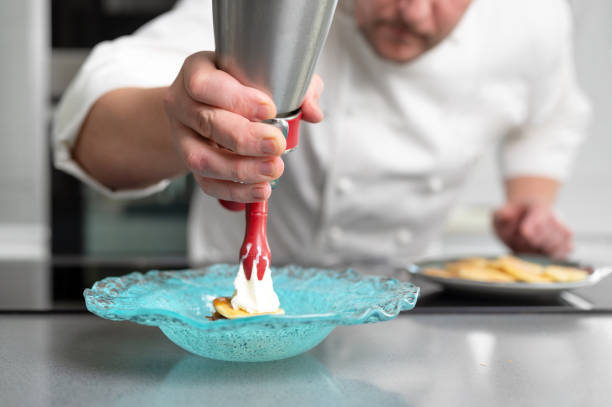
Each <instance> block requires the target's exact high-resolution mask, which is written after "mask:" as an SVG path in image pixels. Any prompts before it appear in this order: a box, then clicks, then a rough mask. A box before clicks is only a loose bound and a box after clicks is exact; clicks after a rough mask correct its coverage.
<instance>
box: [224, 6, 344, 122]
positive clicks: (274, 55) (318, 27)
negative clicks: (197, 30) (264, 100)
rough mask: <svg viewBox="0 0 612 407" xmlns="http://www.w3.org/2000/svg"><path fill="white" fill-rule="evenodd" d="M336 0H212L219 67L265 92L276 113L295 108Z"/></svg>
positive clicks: (332, 13) (301, 97) (310, 73)
mask: <svg viewBox="0 0 612 407" xmlns="http://www.w3.org/2000/svg"><path fill="white" fill-rule="evenodd" d="M336 4H337V0H291V1H287V0H213V19H214V29H215V52H216V55H217V65H218V66H219V68H221V69H223V70H224V71H226V72H228V73H230V74H231V75H232V76H234V77H235V78H237V79H238V80H239V81H240V82H242V83H243V84H245V85H249V86H252V87H255V88H257V89H260V90H262V91H264V92H266V93H268V94H269V95H270V96H271V97H272V99H273V100H274V103H275V104H276V108H277V111H278V114H279V116H282V115H283V114H289V113H291V112H293V111H295V110H297V109H298V108H299V107H300V105H301V103H302V100H303V98H304V95H305V93H306V89H307V88H308V85H309V83H310V79H311V78H312V74H313V71H314V67H315V64H316V61H317V59H318V57H319V53H320V51H321V49H322V47H323V44H324V43H325V39H326V38H327V33H328V31H329V28H330V26H331V22H332V18H333V15H334V10H335V8H336Z"/></svg>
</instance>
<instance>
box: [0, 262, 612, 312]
mask: <svg viewBox="0 0 612 407" xmlns="http://www.w3.org/2000/svg"><path fill="white" fill-rule="evenodd" d="M28 268H32V270H36V272H46V273H48V274H49V276H50V278H48V279H47V280H48V281H49V286H48V287H47V290H48V292H49V293H51V295H50V297H51V301H49V302H48V305H47V306H46V307H43V308H41V307H32V308H31V309H29V307H27V306H19V307H14V306H10V304H8V305H7V304H3V303H2V302H0V311H3V310H4V311H7V310H12V312H14V311H15V310H17V311H19V310H22V311H28V310H34V309H36V310H38V311H45V310H47V311H54V310H62V311H76V312H78V311H84V310H85V306H84V302H83V290H84V289H85V288H88V287H91V285H92V284H93V283H94V282H95V281H97V280H99V279H101V278H104V277H106V276H118V275H123V274H127V273H130V272H132V271H146V270H151V269H162V270H163V269H170V270H177V269H185V268H187V264H186V261H185V259H183V258H160V259H150V258H147V259H143V258H132V259H116V260H113V261H109V260H104V259H92V258H86V259H84V258H56V259H53V260H52V261H48V262H24V261H12V262H7V261H0V283H4V282H5V281H4V280H3V279H4V278H5V276H8V275H12V276H13V277H12V278H13V279H14V278H15V277H14V276H15V275H16V273H15V272H14V271H15V270H19V273H20V274H21V273H22V270H27V269H28ZM39 270H40V271H39ZM9 272H12V273H9ZM3 285H4V284H3ZM417 285H418V286H419V287H420V288H421V294H420V296H419V299H418V302H417V305H416V307H415V308H414V310H412V311H411V312H416V313H543V312H561V313H563V312H592V313H597V312H612V276H610V277H609V278H605V279H603V280H602V281H601V282H600V283H599V284H597V285H595V286H592V287H588V288H582V289H579V290H573V291H565V292H563V293H561V295H559V296H554V297H545V298H509V297H483V296H478V295H473V294H469V295H468V294H459V293H453V292H447V291H445V290H444V289H442V288H441V287H439V286H437V285H436V284H434V283H429V282H424V281H419V282H418V283H417Z"/></svg>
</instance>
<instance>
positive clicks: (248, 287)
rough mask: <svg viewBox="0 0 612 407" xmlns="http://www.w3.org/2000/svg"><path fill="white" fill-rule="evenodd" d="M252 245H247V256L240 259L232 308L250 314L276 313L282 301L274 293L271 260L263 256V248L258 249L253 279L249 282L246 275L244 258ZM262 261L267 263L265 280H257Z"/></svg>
mask: <svg viewBox="0 0 612 407" xmlns="http://www.w3.org/2000/svg"><path fill="white" fill-rule="evenodd" d="M251 248H252V247H251V245H250V244H248V245H247V253H246V255H245V256H244V257H243V258H242V259H240V267H239V269H238V275H237V276H236V279H235V280H234V295H233V296H232V307H233V308H234V309H238V308H242V309H243V310H245V311H247V312H250V313H260V312H274V311H276V310H278V307H279V305H280V301H279V300H278V296H277V295H276V293H275V292H274V285H273V283H272V272H271V270H270V259H269V258H268V256H261V248H260V247H258V248H257V249H258V250H257V257H256V258H255V261H254V262H253V270H251V279H250V280H247V278H246V275H245V274H244V258H246V256H247V255H248V254H249V251H250V250H251ZM260 261H265V262H266V271H265V272H264V275H263V278H262V279H261V280H259V279H258V278H257V264H259V262H260Z"/></svg>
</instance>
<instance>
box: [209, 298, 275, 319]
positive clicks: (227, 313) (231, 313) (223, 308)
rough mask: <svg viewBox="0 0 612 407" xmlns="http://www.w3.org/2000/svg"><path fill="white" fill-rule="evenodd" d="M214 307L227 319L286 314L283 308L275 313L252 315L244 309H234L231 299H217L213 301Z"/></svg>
mask: <svg viewBox="0 0 612 407" xmlns="http://www.w3.org/2000/svg"><path fill="white" fill-rule="evenodd" d="M213 305H214V307H215V309H216V310H217V312H218V313H219V314H221V315H222V316H224V317H225V318H227V319H236V318H248V317H254V316H256V315H265V314H276V315H282V314H284V313H285V311H283V309H282V308H279V309H277V310H276V311H274V312H260V313H253V314H251V313H250V312H246V311H245V310H243V309H234V307H232V303H231V299H230V298H229V297H219V298H215V299H214V300H213Z"/></svg>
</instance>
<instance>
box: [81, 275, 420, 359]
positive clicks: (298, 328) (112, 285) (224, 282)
mask: <svg viewBox="0 0 612 407" xmlns="http://www.w3.org/2000/svg"><path fill="white" fill-rule="evenodd" d="M237 271H238V266H237V265H227V264H220V265H215V266H211V267H208V268H205V269H201V270H184V271H149V272H148V273H146V274H142V273H130V274H127V275H125V276H122V277H108V278H105V279H103V280H101V281H98V282H96V283H95V284H94V286H93V287H92V288H91V289H86V290H85V292H84V293H83V294H84V296H85V304H86V305H87V309H88V310H89V311H91V312H92V313H94V314H96V315H98V316H100V317H102V318H106V319H110V320H114V321H132V322H136V323H139V324H143V325H153V326H158V327H159V328H160V329H161V330H162V332H163V333H164V334H165V335H166V336H167V337H168V338H169V339H170V340H171V341H172V342H174V343H176V344H177V345H179V346H180V347H182V348H184V349H186V350H188V351H190V352H193V353H195V354H197V355H201V356H205V357H207V358H211V359H218V360H227V361H243V362H259V361H269V360H278V359H284V358H288V357H291V356H295V355H298V354H300V353H302V352H306V351H308V350H309V349H311V348H313V347H314V346H316V345H318V344H319V343H320V342H321V341H322V340H323V339H325V337H326V336H327V335H329V333H330V332H331V331H332V330H333V329H334V328H335V327H336V326H338V325H355V324H363V323H370V322H379V321H386V320H389V319H392V318H395V317H396V316H397V315H398V314H399V312H400V311H407V310H410V309H412V308H414V305H415V303H416V300H417V297H418V294H419V288H418V287H416V286H415V285H413V284H411V283H408V282H401V281H398V280H395V279H391V278H386V277H377V276H364V275H361V274H358V273H356V272H354V271H352V270H347V271H344V272H338V271H335V270H321V269H314V268H301V267H298V266H288V267H283V268H272V276H273V279H274V289H275V291H276V293H277V294H278V297H279V299H280V303H281V307H282V308H283V309H284V310H285V315H260V316H255V317H250V318H242V319H232V320H230V319H219V320H216V321H212V320H210V319H209V318H208V317H210V316H211V315H212V314H213V313H214V308H213V305H212V301H213V300H214V299H215V298H217V297H223V296H231V295H232V292H233V282H234V277H235V275H236V273H237Z"/></svg>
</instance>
